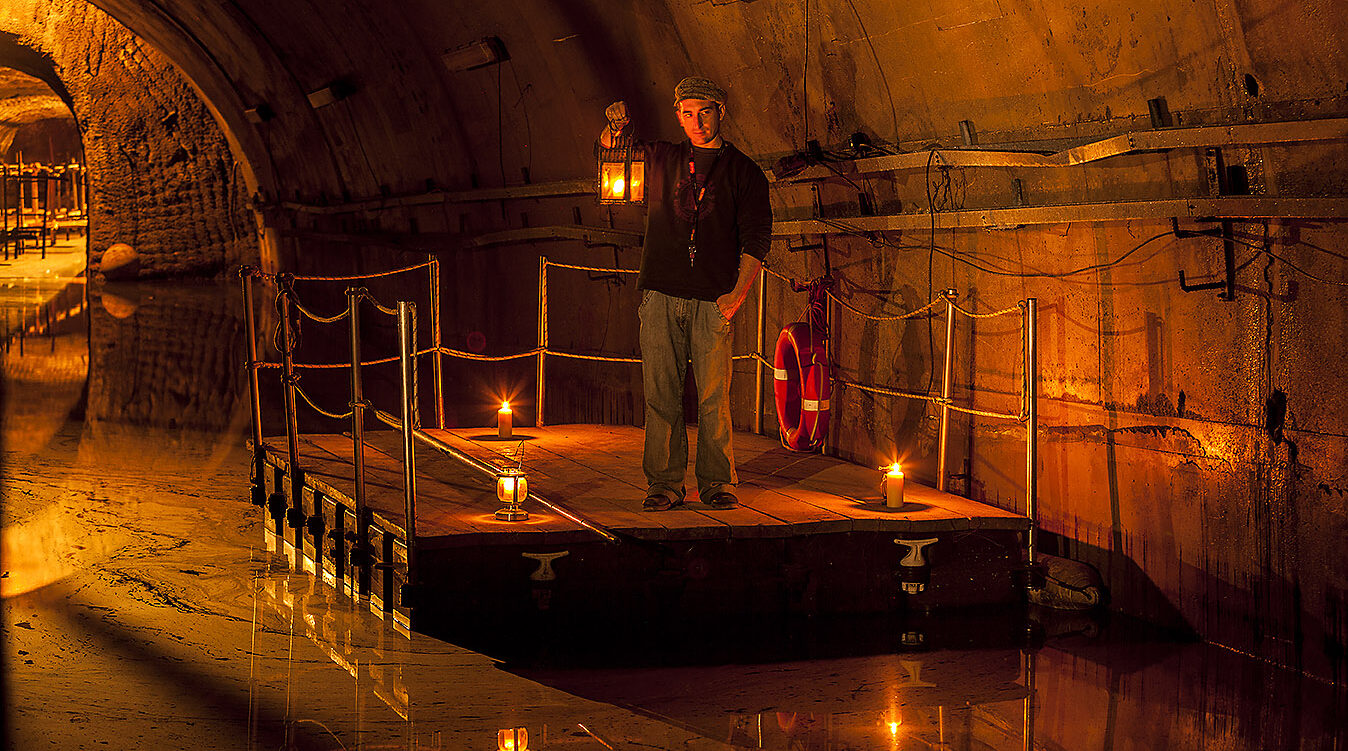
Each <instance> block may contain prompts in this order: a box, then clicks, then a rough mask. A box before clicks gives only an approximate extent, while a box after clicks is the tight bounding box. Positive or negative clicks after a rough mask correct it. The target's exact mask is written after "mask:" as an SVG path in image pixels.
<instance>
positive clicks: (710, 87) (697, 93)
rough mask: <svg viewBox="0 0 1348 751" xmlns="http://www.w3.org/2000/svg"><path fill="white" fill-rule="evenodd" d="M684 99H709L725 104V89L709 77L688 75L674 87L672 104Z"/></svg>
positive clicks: (676, 104)
mask: <svg viewBox="0 0 1348 751" xmlns="http://www.w3.org/2000/svg"><path fill="white" fill-rule="evenodd" d="M685 99H710V100H711V101H713V102H716V103H717V104H725V89H723V88H721V87H720V86H717V85H716V82H715V81H713V80H711V79H710V78H701V77H699V76H689V77H687V78H685V79H683V80H682V81H679V84H678V85H677V86H675V87H674V106H675V107H677V106H679V102H682V101H683V100H685Z"/></svg>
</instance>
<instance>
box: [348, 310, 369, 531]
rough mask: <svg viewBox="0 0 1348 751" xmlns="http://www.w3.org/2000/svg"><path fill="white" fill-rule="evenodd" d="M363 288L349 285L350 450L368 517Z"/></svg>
mask: <svg viewBox="0 0 1348 751" xmlns="http://www.w3.org/2000/svg"><path fill="white" fill-rule="evenodd" d="M365 293H366V289H365V288H364V287H348V288H347V290H346V305H347V311H348V312H349V315H350V316H351V451H352V455H351V456H352V461H353V463H354V464H355V471H356V492H355V496H356V497H355V498H354V499H352V500H354V501H355V503H356V508H355V512H356V519H357V520H358V523H359V520H363V519H364V518H365V387H364V384H363V383H362V381H361V372H360V301H361V299H362V298H364V297H365Z"/></svg>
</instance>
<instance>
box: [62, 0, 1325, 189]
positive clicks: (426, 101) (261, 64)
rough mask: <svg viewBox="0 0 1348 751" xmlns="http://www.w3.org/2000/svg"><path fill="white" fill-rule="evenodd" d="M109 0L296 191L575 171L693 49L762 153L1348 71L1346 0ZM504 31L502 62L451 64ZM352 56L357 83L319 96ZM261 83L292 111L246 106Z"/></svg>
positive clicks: (1304, 92)
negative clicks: (614, 109)
mask: <svg viewBox="0 0 1348 751" xmlns="http://www.w3.org/2000/svg"><path fill="white" fill-rule="evenodd" d="M70 1H71V2H72V4H73V0H70ZM96 4H97V5H98V6H99V7H101V8H103V9H104V10H106V11H107V12H108V13H110V14H111V15H112V16H114V17H115V18H118V19H119V20H121V21H122V22H123V23H125V24H126V25H127V26H129V27H130V28H131V29H132V30H134V31H135V32H137V33H138V34H140V35H142V36H143V37H145V38H146V39H147V40H149V41H150V42H151V43H153V44H155V45H158V46H159V47H160V49H162V50H163V51H164V52H165V54H167V55H168V56H169V57H170V58H171V59H172V60H174V62H175V63H176V64H177V65H178V66H179V67H180V68H182V70H183V71H184V73H185V74H186V75H187V76H188V77H189V79H191V80H192V81H193V82H194V84H195V85H196V86H198V87H199V88H200V89H201V91H202V92H203V94H204V95H205V97H206V99H207V100H208V101H209V102H210V103H211V105H212V107H213V108H215V110H216V111H217V112H218V113H219V116H220V118H221V121H222V122H223V123H224V124H225V127H226V130H227V131H228V132H229V134H230V137H231V140H232V141H233V142H234V143H235V144H236V146H237V147H238V148H239V149H241V151H243V152H244V153H245V155H246V156H247V158H248V159H249V160H250V162H252V163H253V165H254V168H255V169H256V170H258V171H259V174H261V173H268V174H269V175H270V179H266V178H263V179H262V180H261V183H262V184H263V186H264V188H265V187H266V185H267V184H268V183H274V184H275V185H276V186H277V189H278V190H279V191H280V192H282V193H286V194H290V195H291V197H293V195H295V194H308V195H309V196H312V195H313V194H322V195H323V196H325V197H327V198H329V199H331V198H336V197H340V196H343V195H346V196H352V197H362V196H370V195H378V194H379V192H380V191H381V190H382V191H389V190H391V191H394V192H398V191H404V190H410V189H415V188H418V187H420V186H423V185H424V184H425V182H426V181H427V180H430V181H433V182H435V183H437V184H443V185H447V186H451V187H464V186H466V185H468V184H470V183H472V182H477V183H479V184H488V185H490V184H499V183H501V182H502V181H504V182H507V183H510V182H518V181H519V180H520V168H522V167H529V168H530V169H531V172H532V173H533V176H534V177H535V178H548V177H555V178H561V177H574V176H576V175H577V174H582V173H583V172H584V171H585V165H586V160H587V158H588V156H589V155H588V149H587V148H586V146H587V145H588V143H589V139H590V138H591V136H592V131H593V130H594V129H595V128H596V126H597V125H598V124H599V122H600V115H599V113H600V111H601V110H602V108H603V106H604V104H606V103H607V102H608V101H610V100H611V99H615V98H626V99H628V100H630V101H631V102H632V103H633V106H634V109H635V111H636V112H637V114H638V115H639V117H640V118H641V119H644V120H647V121H656V122H658V123H659V125H658V127H659V128H660V129H663V131H664V132H672V131H673V123H672V121H669V120H668V119H667V118H666V117H665V113H666V112H667V102H666V100H667V99H668V91H669V89H670V87H671V86H672V84H673V83H674V82H675V81H677V80H678V78H680V77H681V76H683V75H685V74H687V73H690V72H698V73H703V74H706V75H710V76H713V77H716V78H718V79H720V80H721V81H723V82H724V83H725V84H726V85H727V87H728V88H729V89H730V90H731V95H732V102H733V105H732V106H733V109H732V120H731V123H730V125H729V128H730V135H731V136H732V139H733V140H735V141H736V142H737V143H739V144H741V145H742V146H743V147H744V148H745V149H746V150H747V151H749V152H750V153H754V154H758V155H761V156H769V155H773V154H779V153H783V152H787V151H790V150H794V149H798V148H800V147H801V146H802V145H803V142H804V140H805V139H806V136H807V134H808V136H809V137H811V138H819V139H820V140H822V141H823V142H824V143H825V144H828V143H830V142H833V143H836V142H838V141H840V140H841V139H843V138H845V137H846V135H847V134H849V133H851V132H853V131H857V130H860V131H865V132H868V133H870V134H871V135H872V136H873V137H874V138H876V139H878V140H881V141H890V142H892V141H896V140H897V141H898V142H899V143H900V144H901V145H905V146H908V147H920V146H921V145H922V144H924V143H926V142H930V141H933V140H946V141H950V140H952V139H956V138H958V132H959V131H958V123H959V122H960V121H962V120H969V121H972V122H973V123H975V124H976V126H977V129H978V132H979V133H980V134H981V135H982V136H984V138H986V139H990V140H996V139H998V138H1000V139H1002V140H1020V139H1028V138H1051V137H1071V136H1074V135H1077V134H1078V132H1079V131H1080V130H1082V128H1081V123H1089V122H1102V121H1107V120H1109V119H1111V118H1118V117H1127V116H1145V115H1146V113H1147V104H1146V103H1147V100H1148V99H1150V98H1152V97H1156V96H1164V97H1166V98H1167V99H1168V102H1169V106H1170V108H1171V110H1172V111H1180V112H1185V111H1193V112H1211V111H1219V110H1220V111H1223V112H1227V113H1229V112H1230V111H1231V110H1232V109H1233V108H1234V109H1236V110H1238V109H1240V108H1247V109H1249V108H1258V107H1261V106H1265V107H1266V106H1268V105H1269V103H1277V102H1290V101H1304V100H1310V99H1315V98H1317V97H1318V98H1320V99H1322V100H1324V99H1328V98H1341V97H1342V96H1343V93H1344V86H1345V82H1346V80H1348V57H1346V56H1345V53H1344V49H1345V45H1344V44H1343V41H1344V39H1343V38H1342V37H1343V35H1344V29H1345V28H1348V6H1344V5H1343V4H1342V3H1335V2H1333V1H1332V0H1314V1H1312V2H1307V3H1293V4H1289V3H1285V2H1280V1H1278V0H1252V1H1251V2H1242V3H1236V2H1231V1H1230V0H1211V1H1210V2H1202V3H1190V2H1183V3H1181V2H1156V3H1148V4H1143V5H1138V4H1136V3H1129V2H1103V3H1087V4H1080V3H1073V2H1062V1H1061V0H975V1H973V2H971V1H970V0H936V1H935V2H932V3H925V4H894V3H891V2H887V1H886V0H815V1H814V2H789V3H788V2H773V1H771V0H756V1H754V2H733V1H730V0H725V1H722V0H714V1H713V2H691V0H689V1H675V0H666V1H665V2H626V3H616V2H613V1H612V0H566V1H561V0H521V1H520V2H511V3H499V2H498V3H480V2H429V1H420V2H418V1H415V0H413V1H411V2H397V3H394V2H379V1H377V0H366V1H362V2H353V1H352V0H332V2H325V3H322V4H315V3H311V2H299V1H298V0H231V2H224V3H221V2H207V1H205V0H192V1H191V2H183V3H175V4H172V5H164V4H156V3H148V2H143V1H141V0H96ZM807 12H808V14H809V23H808V27H807V25H806V13H807ZM488 35H494V36H498V37H500V38H501V39H502V40H503V41H504V42H505V46H506V47H507V49H508V50H509V53H510V58H511V59H510V61H509V62H507V63H506V64H504V65H502V66H498V67H492V68H487V69H482V70H477V71H466V72H450V71H447V70H446V69H445V68H444V67H443V66H442V65H441V63H440V54H441V53H442V52H443V51H444V50H446V49H449V48H453V47H456V46H458V45H461V44H464V43H467V42H471V41H473V40H475V39H478V38H480V37H483V36H488ZM1288 35H1293V36H1295V37H1296V38H1297V39H1298V44H1296V45H1287V44H1285V43H1284V40H1285V38H1287V36H1288ZM807 66H808V75H806V76H804V78H802V71H805V70H806V68H807ZM1246 76H1250V77H1252V78H1253V80H1254V81H1255V82H1256V83H1257V85H1258V86H1259V89H1260V93H1259V94H1258V95H1257V96H1256V95H1252V94H1250V93H1249V91H1248V88H1247V83H1246V82H1247V78H1246ZM339 79H340V80H345V81H348V82H350V83H352V84H353V85H354V86H355V88H356V92H355V93H354V94H353V95H352V96H351V97H350V98H348V99H346V100H344V101H341V102H338V103H336V104H333V105H329V106H327V107H321V108H318V109H314V108H312V107H310V106H309V104H308V102H307V101H306V99H305V97H306V95H307V94H308V93H309V92H311V91H314V90H317V89H319V88H322V87H324V86H326V85H328V84H329V83H331V82H332V81H334V80H339ZM498 94H499V96H498ZM262 104H265V105H266V107H267V108H269V109H270V110H271V111H272V112H274V113H275V116H274V117H273V118H272V119H270V120H268V121H266V122H265V123H261V124H259V123H250V122H249V121H248V120H247V118H246V116H245V115H244V110H247V109H249V108H253V107H257V106H259V105H262ZM498 104H499V110H498ZM807 105H808V106H807ZM498 111H499V114H500V116H499V119H498Z"/></svg>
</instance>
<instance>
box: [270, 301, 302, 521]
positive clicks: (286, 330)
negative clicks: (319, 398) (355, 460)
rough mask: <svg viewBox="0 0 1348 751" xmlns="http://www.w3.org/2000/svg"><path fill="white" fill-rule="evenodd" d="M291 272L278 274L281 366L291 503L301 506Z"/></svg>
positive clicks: (296, 506)
mask: <svg viewBox="0 0 1348 751" xmlns="http://www.w3.org/2000/svg"><path fill="white" fill-rule="evenodd" d="M292 282H293V277H292V276H291V275H290V274H278V275H277V277H276V283H277V285H278V286H279V287H280V293H281V368H282V378H284V379H285V410H286V448H287V450H288V455H289V459H290V493H291V496H290V502H291V503H292V504H294V507H295V508H298V507H299V503H300V498H301V489H302V488H303V478H302V477H301V476H300V463H299V462H300V428H299V416H298V415H297V414H296V411H295V352H294V350H295V332H294V330H293V328H292V327H291V325H290V295H291V294H292V293H293V292H294V289H293V288H292V286H291V284H292Z"/></svg>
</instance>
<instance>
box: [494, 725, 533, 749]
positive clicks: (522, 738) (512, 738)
mask: <svg viewBox="0 0 1348 751" xmlns="http://www.w3.org/2000/svg"><path fill="white" fill-rule="evenodd" d="M496 751H529V731H528V730H525V729H524V728H510V729H509V730H498V731H496Z"/></svg>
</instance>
